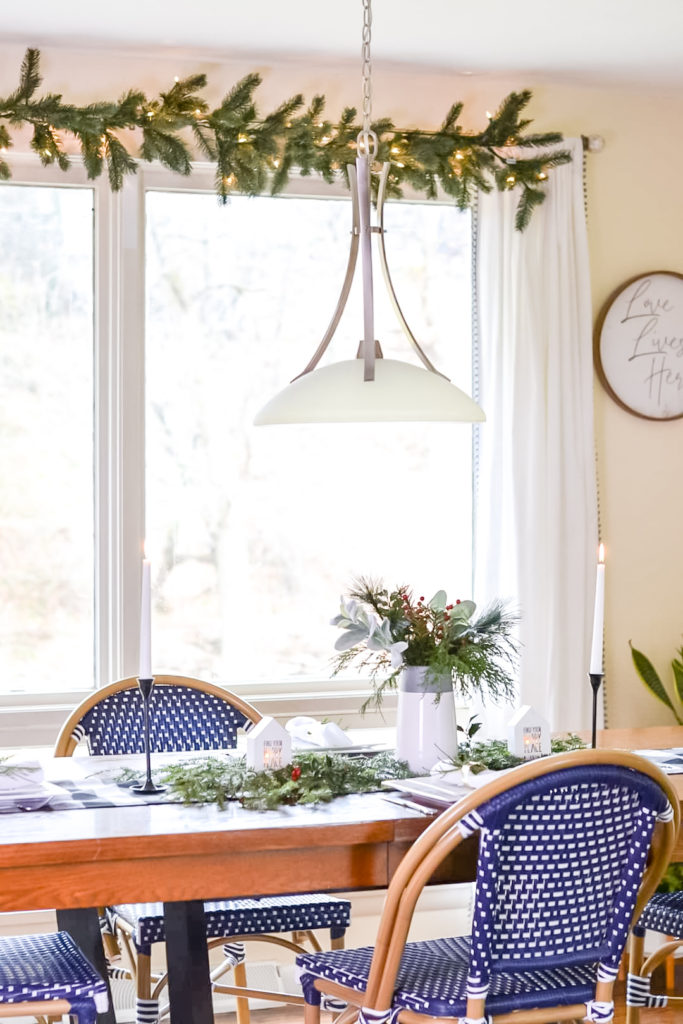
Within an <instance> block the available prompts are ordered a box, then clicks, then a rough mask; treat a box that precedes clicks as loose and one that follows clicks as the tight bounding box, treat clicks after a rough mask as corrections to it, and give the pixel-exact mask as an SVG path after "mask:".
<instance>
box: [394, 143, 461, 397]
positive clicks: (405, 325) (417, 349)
mask: <svg viewBox="0 0 683 1024" xmlns="http://www.w3.org/2000/svg"><path fill="white" fill-rule="evenodd" d="M389 167H390V164H388V163H385V164H383V165H382V173H381V175H380V179H379V189H378V192H377V225H378V231H377V234H378V245H379V262H380V266H381V268H382V274H383V275H384V283H385V284H386V286H387V291H388V292H389V298H390V299H391V305H392V306H393V307H394V313H395V314H396V316H397V318H398V322H399V323H400V325H401V327H402V328H403V333H404V334H405V336H406V337H407V339H408V341H409V342H410V344H411V345H412V346H413V349H414V351H415V352H416V353H417V355H418V356H419V357H420V359H421V360H422V363H423V365H424V366H425V368H426V369H427V370H431V371H432V373H438V375H439V377H443V378H444V379H445V380H448V377H446V375H445V373H441V372H440V371H439V370H437V368H436V367H435V366H434V364H433V363H432V362H431V360H430V359H429V357H428V356H427V355H426V354H425V353H424V352H423V351H422V349H421V348H420V345H419V343H418V341H417V338H416V337H415V335H414V334H413V332H412V331H411V329H410V327H409V325H408V322H407V320H406V318H405V317H404V315H403V310H402V309H401V307H400V305H399V301H398V299H397V298H396V292H395V291H394V284H393V281H392V280H391V274H390V273H389V264H388V263H387V251H386V247H385V245H384V200H385V199H386V194H387V179H388V177H389Z"/></svg>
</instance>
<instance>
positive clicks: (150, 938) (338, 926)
mask: <svg viewBox="0 0 683 1024" xmlns="http://www.w3.org/2000/svg"><path fill="white" fill-rule="evenodd" d="M109 913H110V914H113V915H114V916H115V917H118V918H120V919H121V920H123V921H125V922H126V923H127V924H128V925H129V926H130V927H131V928H132V929H133V938H134V942H135V945H136V947H137V949H138V951H142V950H144V949H146V948H147V947H149V946H150V945H152V943H154V942H163V941H164V939H165V929H164V908H163V905H162V904H161V903H135V904H130V903H129V904H124V905H120V906H114V907H111V908H110V909H109ZM204 913H205V915H206V935H207V938H209V939H212V938H221V937H223V936H230V935H258V934H268V933H271V934H272V933H274V932H275V933H277V932H292V931H308V930H313V929H315V928H329V929H331V930H332V935H333V938H337V937H339V936H341V935H343V934H344V931H345V929H346V928H347V927H348V925H349V922H350V920H351V904H350V903H349V901H348V900H343V899H340V898H339V897H337V896H327V895H324V894H322V893H313V894H305V895H296V896H263V897H261V898H255V899H238V900H223V901H220V902H212V903H205V904H204Z"/></svg>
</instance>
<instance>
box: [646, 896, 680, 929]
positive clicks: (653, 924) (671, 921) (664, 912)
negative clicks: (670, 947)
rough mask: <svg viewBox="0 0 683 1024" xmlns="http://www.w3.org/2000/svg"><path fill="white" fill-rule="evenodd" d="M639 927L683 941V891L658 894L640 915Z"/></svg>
mask: <svg viewBox="0 0 683 1024" xmlns="http://www.w3.org/2000/svg"><path fill="white" fill-rule="evenodd" d="M638 927H639V928H649V929H650V931H653V932H664V934H665V935H672V936H673V937H674V938H675V939H683V890H680V891H679V892H656V893H655V894H654V896H653V897H652V899H651V900H650V901H649V902H648V904H647V906H646V907H645V910H644V911H643V912H642V914H641V915H640V918H639V919H638Z"/></svg>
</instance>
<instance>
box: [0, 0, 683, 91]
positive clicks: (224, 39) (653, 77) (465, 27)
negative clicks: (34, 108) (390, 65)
mask: <svg viewBox="0 0 683 1024" xmlns="http://www.w3.org/2000/svg"><path fill="white" fill-rule="evenodd" d="M373 14H374V25H373V57H374V58H375V59H376V60H377V61H389V60H390V61H396V62H401V63H410V64H421V65H430V66H433V67H437V68H440V69H449V70H452V71H455V72H461V73H468V72H471V73H475V74H476V73H483V72H510V71H511V72H520V71H521V72H525V73H528V74H529V73H533V74H536V75H543V76H546V75H554V76H557V75H561V76H563V77H566V76H572V77H575V76H582V77H584V78H585V77H588V78H590V79H593V80H600V79H609V80H615V79H616V80H632V81H634V82H640V83H643V84H645V83H648V82H651V83H653V84H660V83H663V82H670V83H683V0H571V2H567V0H483V2H481V0H480V2H479V3H478V2H477V0H413V2H408V0H374V3H373ZM361 17H362V15H361V2H360V0H289V3H287V2H285V0H251V2H248V0H247V2H245V0H239V2H235V0H222V2H221V3H217V2H216V0H192V2H191V3H188V2H187V0H164V2H163V3H162V2H161V0H116V3H114V4H104V3H92V2H86V0H22V2H21V3H10V2H6V3H2V4H0V42H7V43H20V44H22V45H25V46H29V45H33V46H39V47H41V48H43V49H44V48H46V47H48V46H69V47H81V46H88V47H90V46H95V47H106V48H116V49H121V48H125V49H134V50H139V49H144V50H150V49H155V50H157V49H162V50H166V49H167V50H172V51H174V52H178V51H181V52H187V53H196V54H202V55H204V56H206V57H207V58H208V57H229V56H241V55H250V56H252V55H254V56H255V55H258V56H260V57H261V59H277V58H278V57H280V58H309V59H319V58H322V59H329V58H334V59H336V60H357V59H358V56H359V49H360V33H361V23H362V22H361Z"/></svg>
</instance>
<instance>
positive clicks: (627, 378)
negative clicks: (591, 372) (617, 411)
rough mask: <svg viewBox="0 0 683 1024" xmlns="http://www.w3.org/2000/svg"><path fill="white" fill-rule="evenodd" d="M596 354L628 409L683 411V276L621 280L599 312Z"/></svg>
mask: <svg viewBox="0 0 683 1024" xmlns="http://www.w3.org/2000/svg"><path fill="white" fill-rule="evenodd" d="M594 355H595V365H596V368H597V372H598V376H599V377H600V380H601V381H602V383H603V385H604V386H605V388H606V390H607V391H608V392H609V394H610V395H611V396H612V398H613V399H614V400H615V402H617V403H618V404H619V405H620V406H621V407H622V408H623V409H626V410H627V411H628V412H632V413H635V415H636V416H642V417H643V418H645V419H650V420H673V419H678V417H679V416H683V275H681V274H676V273H673V272H672V271H663V270H662V271H653V272H652V273H649V274H640V275H639V276H638V277H635V278H633V279H632V280H630V281H627V282H626V283H625V284H623V285H620V286H619V288H618V289H617V290H616V291H615V292H613V294H612V295H610V297H609V299H608V300H607V302H606V303H605V305H604V306H603V308H602V310H601V312H600V315H599V317H598V320H597V323H596V327H595V338H594Z"/></svg>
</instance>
